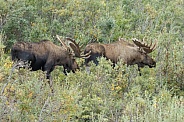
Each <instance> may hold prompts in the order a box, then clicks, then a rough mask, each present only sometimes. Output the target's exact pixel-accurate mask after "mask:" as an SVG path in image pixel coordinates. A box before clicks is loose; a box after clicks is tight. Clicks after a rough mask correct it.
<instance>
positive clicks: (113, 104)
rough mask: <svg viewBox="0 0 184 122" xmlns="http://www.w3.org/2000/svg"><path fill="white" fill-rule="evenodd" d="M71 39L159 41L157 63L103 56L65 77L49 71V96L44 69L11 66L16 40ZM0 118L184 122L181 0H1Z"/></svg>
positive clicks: (59, 71) (183, 8)
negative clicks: (124, 61) (139, 65)
mask: <svg viewBox="0 0 184 122" xmlns="http://www.w3.org/2000/svg"><path fill="white" fill-rule="evenodd" d="M56 34H58V35H61V36H63V37H66V36H68V37H71V38H74V39H75V40H76V41H77V42H81V44H84V45H86V44H87V43H90V42H93V41H96V42H101V43H110V42H113V41H115V40H117V39H118V38H119V37H123V38H126V39H127V40H128V41H131V39H132V38H135V37H136V38H138V39H143V38H144V37H146V38H147V41H148V43H149V42H150V40H154V39H157V40H158V46H157V49H156V50H155V51H154V52H153V53H152V54H151V55H152V57H153V58H154V59H155V60H156V61H157V66H156V68H152V69H150V68H148V67H145V68H143V69H142V70H141V72H142V76H139V74H138V71H137V66H129V67H127V66H125V65H122V64H121V62H119V63H118V64H117V65H116V67H115V68H114V69H113V68H112V67H111V62H110V61H107V60H105V59H104V58H100V59H99V62H100V64H99V66H95V65H94V64H93V63H91V67H90V73H89V72H86V69H85V67H84V66H83V65H82V64H83V62H84V60H83V59H77V62H78V63H79V65H80V66H81V69H80V71H78V72H77V73H75V74H73V73H69V74H68V76H65V75H64V74H63V73H62V70H63V69H62V67H56V69H55V70H54V71H53V72H52V77H53V81H54V93H53V94H52V93H51V91H50V88H49V85H48V84H47V80H46V79H45V75H44V73H43V72H42V71H36V72H30V71H29V69H20V70H16V69H14V70H13V71H12V68H11V67H12V61H11V60H10V59H11V58H10V48H11V46H12V44H13V43H15V42H17V41H30V42H34V41H39V40H42V39H50V40H51V41H53V42H54V43H55V44H58V43H59V42H58V41H57V40H56V38H55V35H56ZM0 56H1V58H0V88H1V89H0V90H1V91H0V92H1V93H0V121H13V122H17V121H48V122H50V121H79V122H83V121H93V122H96V121H99V122H126V121H130V122H132V121H137V122H141V121H146V122H149V121H150V122H160V121H165V122H170V121H171V122H182V121H183V120H184V98H183V96H184V75H183V74H184V1H183V0H6V1H5V0H0Z"/></svg>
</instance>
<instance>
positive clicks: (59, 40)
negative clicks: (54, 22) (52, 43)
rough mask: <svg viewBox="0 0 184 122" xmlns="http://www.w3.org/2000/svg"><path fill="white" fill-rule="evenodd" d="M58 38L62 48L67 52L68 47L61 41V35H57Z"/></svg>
mask: <svg viewBox="0 0 184 122" xmlns="http://www.w3.org/2000/svg"><path fill="white" fill-rule="evenodd" d="M56 38H57V39H58V40H59V41H60V42H61V44H62V46H63V47H64V48H65V49H66V50H67V49H68V47H67V45H66V44H65V42H64V41H63V40H61V39H60V37H59V35H56Z"/></svg>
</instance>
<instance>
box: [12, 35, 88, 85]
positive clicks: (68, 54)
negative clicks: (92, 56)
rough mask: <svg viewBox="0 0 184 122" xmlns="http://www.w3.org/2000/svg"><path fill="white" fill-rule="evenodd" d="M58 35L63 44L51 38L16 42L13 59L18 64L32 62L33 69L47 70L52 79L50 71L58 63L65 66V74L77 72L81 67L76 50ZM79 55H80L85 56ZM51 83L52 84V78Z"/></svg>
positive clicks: (13, 47) (48, 77) (13, 48)
mask: <svg viewBox="0 0 184 122" xmlns="http://www.w3.org/2000/svg"><path fill="white" fill-rule="evenodd" d="M56 37H57V39H58V40H59V41H60V42H61V45H62V46H58V45H55V44H54V43H52V42H51V41H49V40H42V41H40V42H17V43H15V44H14V45H13V46H12V48H11V57H12V60H13V61H17V62H18V63H16V65H17V64H24V63H25V62H28V63H30V68H31V70H32V71H36V70H42V71H46V76H47V79H50V73H51V72H52V71H53V70H54V67H55V66H56V65H60V66H63V68H64V73H65V74H66V73H67V72H70V71H72V72H75V71H76V70H77V69H79V67H78V65H77V62H76V61H75V57H76V56H75V54H74V52H73V51H72V50H71V48H70V47H69V46H67V45H66V44H65V42H64V41H63V40H62V39H60V37H59V36H58V35H57V36H56ZM78 50H80V49H78ZM78 55H79V56H78V57H85V56H84V55H80V54H78ZM49 85H50V87H51V86H52V81H51V79H50V83H49Z"/></svg>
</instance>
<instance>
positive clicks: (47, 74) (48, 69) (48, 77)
mask: <svg viewBox="0 0 184 122" xmlns="http://www.w3.org/2000/svg"><path fill="white" fill-rule="evenodd" d="M53 70H54V66H52V65H50V64H47V65H45V66H44V69H43V71H46V78H47V79H49V82H48V83H49V86H50V88H51V90H52V92H53V88H52V85H53V83H52V78H51V76H50V73H51V72H52V71H53Z"/></svg>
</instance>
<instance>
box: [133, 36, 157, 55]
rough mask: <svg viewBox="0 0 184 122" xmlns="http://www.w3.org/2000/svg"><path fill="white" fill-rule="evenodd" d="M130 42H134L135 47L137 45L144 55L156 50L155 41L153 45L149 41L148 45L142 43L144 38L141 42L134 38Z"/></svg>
mask: <svg viewBox="0 0 184 122" xmlns="http://www.w3.org/2000/svg"><path fill="white" fill-rule="evenodd" d="M132 41H133V42H134V44H135V45H137V46H138V47H139V48H141V49H143V51H144V52H145V53H151V52H153V51H154V50H155V49H156V45H157V40H156V41H155V44H153V41H152V40H151V44H150V45H148V44H146V43H145V42H144V38H143V42H141V41H139V40H138V39H136V38H134V39H132Z"/></svg>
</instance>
